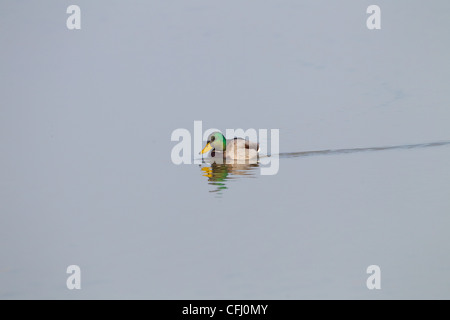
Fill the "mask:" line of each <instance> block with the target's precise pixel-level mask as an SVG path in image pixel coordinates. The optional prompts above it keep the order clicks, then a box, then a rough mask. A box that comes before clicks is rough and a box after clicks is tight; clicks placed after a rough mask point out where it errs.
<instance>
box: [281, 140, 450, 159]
mask: <svg viewBox="0 0 450 320" xmlns="http://www.w3.org/2000/svg"><path fill="white" fill-rule="evenodd" d="M449 145H450V141H437V142H429V143H417V144H403V145H396V146H385V147H370V148H348V149H327V150H314V151H300V152H283V153H279V154H278V156H279V157H280V158H296V157H311V156H325V155H339V154H348V153H357V152H371V151H386V150H401V149H419V148H432V147H442V146H449Z"/></svg>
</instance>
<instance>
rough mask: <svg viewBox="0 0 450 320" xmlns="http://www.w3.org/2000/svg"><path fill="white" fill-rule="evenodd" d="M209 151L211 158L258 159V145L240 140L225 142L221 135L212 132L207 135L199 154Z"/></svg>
mask: <svg viewBox="0 0 450 320" xmlns="http://www.w3.org/2000/svg"><path fill="white" fill-rule="evenodd" d="M210 150H212V151H211V157H217V156H220V155H222V157H223V158H226V159H232V160H246V159H255V158H258V152H259V143H257V142H250V141H248V140H245V139H242V138H234V139H229V140H226V139H225V137H224V136H223V134H222V133H220V132H213V133H211V134H210V135H209V137H208V141H207V142H206V146H205V148H203V150H202V151H201V152H200V154H204V153H206V152H208V151H210Z"/></svg>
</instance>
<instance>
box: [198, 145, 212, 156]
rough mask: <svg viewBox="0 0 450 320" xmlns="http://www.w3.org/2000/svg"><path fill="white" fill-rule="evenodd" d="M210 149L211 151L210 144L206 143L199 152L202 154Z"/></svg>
mask: <svg viewBox="0 0 450 320" xmlns="http://www.w3.org/2000/svg"><path fill="white" fill-rule="evenodd" d="M211 149H212V147H211V144H210V143H209V142H208V143H207V144H206V146H205V147H204V148H203V150H202V151H201V152H200V154H204V153H206V152H208V151H209V150H211Z"/></svg>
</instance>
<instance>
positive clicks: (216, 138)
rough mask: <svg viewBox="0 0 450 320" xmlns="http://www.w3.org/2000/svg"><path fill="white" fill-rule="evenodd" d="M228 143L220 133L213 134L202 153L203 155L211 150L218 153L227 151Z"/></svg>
mask: <svg viewBox="0 0 450 320" xmlns="http://www.w3.org/2000/svg"><path fill="white" fill-rule="evenodd" d="M226 148H227V142H226V140H225V137H224V136H223V134H221V133H220V132H213V133H211V134H210V135H209V137H208V141H207V142H206V146H205V148H203V150H202V151H201V152H200V153H201V154H203V153H206V152H208V151H209V150H211V149H214V150H216V151H225V150H226Z"/></svg>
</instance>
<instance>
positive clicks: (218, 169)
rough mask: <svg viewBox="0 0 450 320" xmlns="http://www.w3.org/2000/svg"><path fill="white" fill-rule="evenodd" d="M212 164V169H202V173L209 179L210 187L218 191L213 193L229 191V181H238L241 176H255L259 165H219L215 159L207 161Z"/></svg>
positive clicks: (255, 163)
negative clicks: (214, 187) (227, 182)
mask: <svg viewBox="0 0 450 320" xmlns="http://www.w3.org/2000/svg"><path fill="white" fill-rule="evenodd" d="M206 161H208V162H210V163H211V161H212V163H211V166H210V167H202V169H201V170H202V173H203V176H204V177H207V178H208V183H209V184H210V185H213V186H216V187H217V188H216V190H213V191H211V192H218V191H221V190H225V189H227V184H226V181H227V180H231V179H237V178H238V177H239V176H241V177H243V176H247V177H249V176H253V175H254V174H255V171H254V170H255V168H257V167H258V163H257V162H256V161H255V162H254V163H247V164H236V163H235V164H217V163H216V162H215V160H214V159H206Z"/></svg>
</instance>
